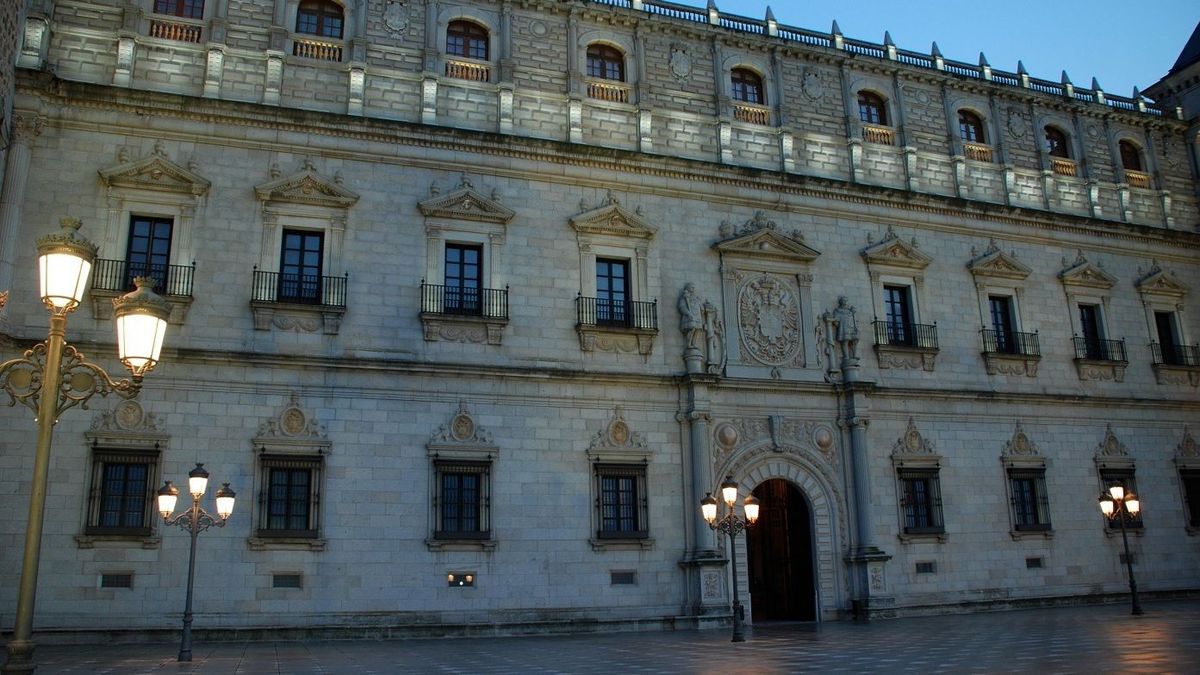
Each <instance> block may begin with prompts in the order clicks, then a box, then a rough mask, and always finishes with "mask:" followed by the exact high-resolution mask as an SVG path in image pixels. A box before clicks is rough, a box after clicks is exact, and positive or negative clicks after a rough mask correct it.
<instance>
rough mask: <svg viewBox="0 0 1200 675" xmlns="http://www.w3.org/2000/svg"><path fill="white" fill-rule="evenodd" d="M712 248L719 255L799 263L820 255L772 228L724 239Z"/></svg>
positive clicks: (807, 261) (808, 261) (802, 243)
mask: <svg viewBox="0 0 1200 675" xmlns="http://www.w3.org/2000/svg"><path fill="white" fill-rule="evenodd" d="M713 248H715V249H717V251H718V252H719V253H720V254H721V255H731V254H734V255H744V256H752V257H757V258H773V259H775V260H786V261H791V262H800V263H810V262H812V261H814V260H816V259H817V257H819V256H820V255H821V252H820V251H818V250H816V249H814V248H812V247H810V246H808V245H807V244H805V243H804V242H801V241H799V240H797V239H793V238H792V237H789V236H787V235H785V234H781V233H780V232H778V231H776V230H772V229H762V230H758V231H756V232H748V233H746V234H743V235H741V236H738V237H732V238H730V239H724V240H722V241H718V242H717V243H715V244H713Z"/></svg>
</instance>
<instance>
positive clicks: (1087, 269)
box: [1058, 252, 1117, 289]
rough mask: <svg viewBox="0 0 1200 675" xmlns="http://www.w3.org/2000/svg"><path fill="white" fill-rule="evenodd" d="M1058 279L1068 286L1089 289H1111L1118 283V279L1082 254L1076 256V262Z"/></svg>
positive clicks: (1060, 274) (1062, 272)
mask: <svg viewBox="0 0 1200 675" xmlns="http://www.w3.org/2000/svg"><path fill="white" fill-rule="evenodd" d="M1058 278H1059V279H1061V280H1062V282H1063V283H1064V284H1066V285H1068V286H1085V287H1088V288H1102V289H1109V288H1112V287H1113V286H1114V285H1116V283H1117V279H1116V277H1114V276H1112V275H1111V274H1109V273H1108V272H1105V271H1104V270H1103V269H1102V268H1101V267H1100V266H1099V265H1097V264H1096V263H1093V262H1090V261H1088V259H1087V258H1085V257H1084V256H1083V253H1082V252H1081V253H1079V254H1078V255H1076V257H1075V262H1073V263H1071V264H1070V265H1069V266H1067V268H1066V269H1064V270H1063V271H1061V272H1059V273H1058Z"/></svg>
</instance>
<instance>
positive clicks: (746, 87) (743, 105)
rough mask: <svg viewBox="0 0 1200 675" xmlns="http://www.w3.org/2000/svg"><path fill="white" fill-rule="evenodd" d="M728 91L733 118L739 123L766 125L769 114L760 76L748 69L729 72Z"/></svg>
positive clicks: (765, 93)
mask: <svg viewBox="0 0 1200 675" xmlns="http://www.w3.org/2000/svg"><path fill="white" fill-rule="evenodd" d="M729 85H730V86H729V91H730V96H731V97H732V98H733V100H734V104H733V117H734V119H736V120H738V121H739V122H748V123H750V124H764V125H765V124H768V123H769V122H770V117H771V113H770V111H769V110H768V109H767V108H766V105H767V92H766V88H765V87H764V86H763V79H762V76H761V75H759V74H758V73H756V72H754V71H753V70H750V69H749V68H734V69H732V70H731V71H729Z"/></svg>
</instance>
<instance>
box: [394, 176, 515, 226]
mask: <svg viewBox="0 0 1200 675" xmlns="http://www.w3.org/2000/svg"><path fill="white" fill-rule="evenodd" d="M417 208H418V209H420V210H421V214H422V215H425V216H427V217H434V218H449V219H451V220H481V221H485V222H491V223H500V224H507V223H508V221H510V220H512V219H513V216H515V215H516V212H515V211H513V210H512V209H510V208H507V207H505V206H504V205H502V204H500V202H498V201H496V200H494V199H491V198H488V197H485V196H483V195H482V194H480V193H478V192H476V191H475V190H474V189H473V188H471V187H470V184H467V183H464V184H463V185H462V186H461V187H459V188H458V189H457V190H455V191H453V192H451V193H449V194H445V195H437V196H434V197H430V198H429V199H426V200H425V201H423V202H421V203H419V204H417Z"/></svg>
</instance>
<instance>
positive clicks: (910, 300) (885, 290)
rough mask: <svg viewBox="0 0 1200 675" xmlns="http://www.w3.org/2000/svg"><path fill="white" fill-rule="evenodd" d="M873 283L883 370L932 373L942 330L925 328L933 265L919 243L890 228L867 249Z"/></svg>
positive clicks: (875, 328)
mask: <svg viewBox="0 0 1200 675" xmlns="http://www.w3.org/2000/svg"><path fill="white" fill-rule="evenodd" d="M862 256H863V258H864V259H865V260H866V262H867V271H868V274H869V276H870V279H871V288H872V291H873V292H872V296H873V297H872V302H871V304H872V306H873V307H874V315H875V319H874V322H873V324H872V329H873V332H874V334H875V354H876V356H877V357H878V362H879V367H880V368H906V369H910V368H920V369H923V370H927V371H932V370H933V369H934V366H935V361H936V357H937V353H938V337H937V325H936V324H930V323H923V322H922V321H921V313H922V306H923V303H922V302H921V294H922V290H921V289H922V287H923V285H924V274H923V270H924V269H925V268H926V267H927V266H928V265H929V263H930V262H931V261H932V260H933V259H932V258H931V257H930V256H928V255H926V254H925V253H924V252H922V251H921V250H920V249H919V248H918V247H917V245H916V241H915V240H911V241H905V240H904V239H902V238H901V237H900V236H899V235H898V234H897V233H896V231H895V230H894V229H893V228H891V227H889V228H888V231H887V234H886V235H885V236H884V237H883V239H882V240H880V241H879V242H877V243H875V244H872V245H870V246H868V247H867V248H865V249H863V250H862Z"/></svg>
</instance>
